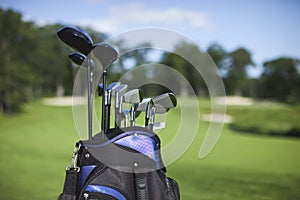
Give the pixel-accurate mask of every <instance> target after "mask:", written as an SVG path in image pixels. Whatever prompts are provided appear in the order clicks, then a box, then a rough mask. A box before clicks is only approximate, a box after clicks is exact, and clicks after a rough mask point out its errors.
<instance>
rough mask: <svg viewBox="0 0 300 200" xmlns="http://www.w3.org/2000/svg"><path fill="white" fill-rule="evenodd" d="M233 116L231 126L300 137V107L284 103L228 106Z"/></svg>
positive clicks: (259, 132)
mask: <svg viewBox="0 0 300 200" xmlns="http://www.w3.org/2000/svg"><path fill="white" fill-rule="evenodd" d="M228 113H229V114H230V115H232V116H233V123H232V124H231V126H230V128H232V129H233V130H237V131H242V132H248V133H253V134H262V135H276V136H294V137H300V123H299V122H300V107H299V106H288V105H282V104H274V103H272V104H259V103H258V104H256V105H253V106H249V107H234V106H231V107H228Z"/></svg>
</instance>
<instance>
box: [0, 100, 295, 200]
mask: <svg viewBox="0 0 300 200" xmlns="http://www.w3.org/2000/svg"><path fill="white" fill-rule="evenodd" d="M200 105H202V104H200ZM203 105H206V104H205V103H204V104H203ZM231 109H232V108H229V110H228V111H229V112H231ZM251 109H255V108H254V107H253V108H251ZM260 109H262V110H263V108H260ZM233 112H234V111H232V114H234V113H233ZM179 118H180V112H179V111H177V110H175V111H174V112H170V114H169V115H168V121H167V122H168V123H167V124H166V126H167V128H166V129H165V130H164V131H162V132H160V133H159V134H160V136H161V138H162V140H163V141H162V142H163V143H164V142H165V141H167V140H170V137H172V136H173V135H174V134H172V131H173V128H168V127H173V124H172V123H170V122H169V119H172V121H173V120H175V121H176V120H178V119H179ZM187 123H188V122H187ZM187 125H190V126H192V125H193V124H187ZM199 127H200V129H199V131H198V135H197V136H196V138H195V140H194V142H193V144H192V145H191V146H190V148H189V149H188V150H187V151H186V152H185V153H184V155H183V156H182V157H181V158H180V159H179V160H177V161H176V162H175V163H173V164H172V165H171V166H168V175H169V176H171V177H173V178H174V179H176V180H177V181H178V182H179V185H180V189H181V199H183V200H199V199H200V200H201V199H205V200H207V199H208V200H209V199H214V200H215V199H222V200H223V199H225V200H226V199H228V200H235V199H238V200H241V199H243V200H244V199H249V200H253V199H264V200H265V199H270V200H274V199H275V200H276V199H278V200H282V199H300V189H299V188H300V187H299V184H300V170H299V169H300V159H299V158H300V157H299V154H298V153H299V152H300V140H299V139H295V138H281V137H266V136H259V135H250V134H238V133H239V132H237V131H233V130H231V129H230V128H229V127H228V126H225V127H224V129H223V133H222V135H221V137H220V140H219V142H218V143H217V145H216V147H215V148H214V150H213V151H212V153H211V154H210V155H209V156H208V157H206V158H205V159H203V160H199V159H198V153H199V148H200V146H201V143H202V139H203V137H204V134H205V133H206V130H207V128H208V123H207V122H203V123H202V122H201V123H200V126H199ZM78 139H79V138H78V136H77V134H76V133H75V128H74V125H73V119H72V109H71V107H53V106H45V105H41V104H40V103H34V104H30V105H28V106H27V107H26V108H25V112H24V113H21V114H18V115H16V116H12V117H3V116H0V140H1V145H0V160H1V162H0V169H1V170H0V177H1V179H0V199H9V200H28V199H30V200H41V199H57V196H58V194H59V193H60V192H61V191H62V187H63V181H64V176H65V174H64V169H65V167H66V166H67V165H69V163H70V159H71V153H72V150H73V146H74V143H75V142H76V141H77V140H78ZM164 156H167V155H164Z"/></svg>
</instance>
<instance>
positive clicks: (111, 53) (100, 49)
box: [93, 43, 118, 70]
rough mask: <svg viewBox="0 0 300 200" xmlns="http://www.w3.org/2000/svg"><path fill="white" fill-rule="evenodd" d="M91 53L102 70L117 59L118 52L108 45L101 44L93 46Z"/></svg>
mask: <svg viewBox="0 0 300 200" xmlns="http://www.w3.org/2000/svg"><path fill="white" fill-rule="evenodd" d="M93 53H94V55H95V57H96V58H97V59H98V60H99V62H100V63H101V65H102V66H103V69H104V70H105V69H107V68H108V67H109V66H110V65H111V64H112V63H113V62H114V61H115V60H116V59H117V58H118V52H117V51H116V50H115V49H114V48H113V47H112V46H111V45H109V44H103V43H101V44H96V45H94V46H93Z"/></svg>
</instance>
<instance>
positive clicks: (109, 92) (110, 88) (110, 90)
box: [106, 82, 121, 104]
mask: <svg viewBox="0 0 300 200" xmlns="http://www.w3.org/2000/svg"><path fill="white" fill-rule="evenodd" d="M119 85H121V83H120V82H113V83H111V84H109V85H108V86H107V88H106V91H107V104H111V97H112V93H113V91H114V90H115V89H116V88H117V87H118V86H119Z"/></svg>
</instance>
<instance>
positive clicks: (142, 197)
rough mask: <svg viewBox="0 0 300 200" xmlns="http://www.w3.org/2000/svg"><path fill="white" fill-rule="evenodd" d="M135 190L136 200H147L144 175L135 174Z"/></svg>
mask: <svg viewBox="0 0 300 200" xmlns="http://www.w3.org/2000/svg"><path fill="white" fill-rule="evenodd" d="M134 179H135V189H136V199H137V200H148V199H149V195H148V184H147V176H146V173H135V174H134Z"/></svg>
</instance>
